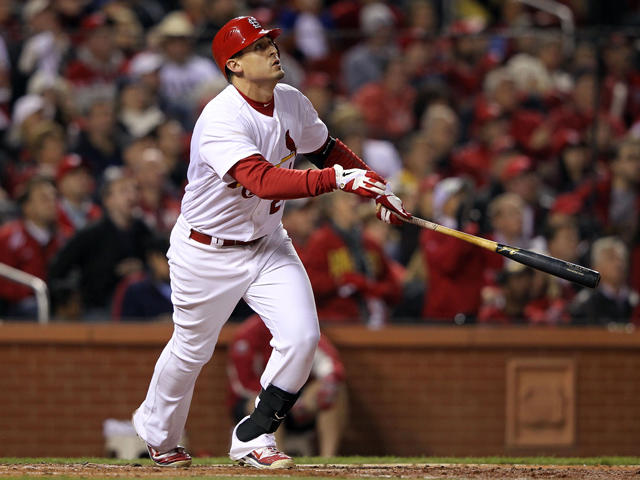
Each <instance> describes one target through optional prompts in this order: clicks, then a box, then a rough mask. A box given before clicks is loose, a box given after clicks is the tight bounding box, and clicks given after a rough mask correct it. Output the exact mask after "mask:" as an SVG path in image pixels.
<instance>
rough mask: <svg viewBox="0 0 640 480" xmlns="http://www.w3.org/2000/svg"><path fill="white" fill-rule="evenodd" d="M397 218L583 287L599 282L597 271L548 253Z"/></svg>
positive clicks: (420, 221) (428, 222) (422, 220)
mask: <svg viewBox="0 0 640 480" xmlns="http://www.w3.org/2000/svg"><path fill="white" fill-rule="evenodd" d="M399 218H401V219H402V220H404V221H405V222H408V223H413V224H414V225H418V226H419V227H422V228H428V229H430V230H433V231H434V232H440V233H443V234H445V235H449V236H450V237H455V238H459V239H460V240H464V241H465V242H469V243H473V244H474V245H477V246H479V247H482V248H485V249H487V250H491V251H492V252H496V253H499V254H500V255H502V256H503V257H506V258H510V259H511V260H514V261H516V262H519V263H522V264H523V265H527V266H528V267H532V268H535V269H537V270H541V271H543V272H546V273H549V274H551V275H555V276H556V277H560V278H564V279H565V280H569V281H571V282H575V283H577V284H580V285H583V286H585V287H590V288H595V287H596V286H597V285H598V282H600V273H599V272H597V271H595V270H591V269H590V268H586V267H583V266H582V265H576V264H575V263H571V262H566V261H564V260H560V259H559V258H555V257H551V256H549V255H542V254H541V253H536V252H532V251H531V250H525V249H523V248H517V247H511V246H509V245H502V244H500V243H497V242H494V241H493V240H488V239H486V238H482V237H476V236H475V235H471V234H469V233H464V232H460V231H458V230H454V229H453V228H449V227H445V226H444V225H439V224H437V223H434V222H430V221H428V220H424V219H422V218H418V217H411V219H410V220H407V219H404V218H402V217H399Z"/></svg>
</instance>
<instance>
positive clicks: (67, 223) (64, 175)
mask: <svg viewBox="0 0 640 480" xmlns="http://www.w3.org/2000/svg"><path fill="white" fill-rule="evenodd" d="M56 183H57V185H58V192H59V194H60V198H59V199H58V229H59V230H60V233H61V234H62V235H63V237H64V238H65V239H68V238H69V237H71V236H72V235H73V234H74V233H75V232H76V231H78V230H80V229H82V228H84V227H85V226H87V225H88V224H89V223H91V222H93V221H95V220H97V219H99V218H100V216H101V215H102V210H101V209H100V207H99V206H98V205H96V204H95V203H94V202H93V200H92V195H93V191H94V188H95V182H94V180H93V177H91V172H90V171H89V168H88V167H87V164H86V163H85V162H84V161H83V160H82V158H81V157H80V156H79V155H75V154H71V155H66V156H65V157H64V159H63V160H62V162H61V163H60V165H59V166H58V172H57V173H56Z"/></svg>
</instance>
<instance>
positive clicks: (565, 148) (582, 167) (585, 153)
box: [548, 129, 592, 193]
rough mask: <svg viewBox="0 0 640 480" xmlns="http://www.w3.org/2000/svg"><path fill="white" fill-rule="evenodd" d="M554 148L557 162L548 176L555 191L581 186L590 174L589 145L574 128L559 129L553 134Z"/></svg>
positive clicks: (564, 190)
mask: <svg viewBox="0 0 640 480" xmlns="http://www.w3.org/2000/svg"><path fill="white" fill-rule="evenodd" d="M553 143H554V150H556V151H558V156H559V158H558V162H556V163H555V165H554V166H553V168H554V169H553V171H552V172H550V175H549V177H550V178H548V182H549V184H550V185H551V186H552V187H553V188H554V190H555V191H556V192H557V193H565V192H571V191H573V190H575V189H577V188H579V187H582V186H583V185H584V184H585V182H587V181H588V180H589V178H590V175H591V174H592V168H591V167H592V165H591V157H590V152H589V146H588V145H587V143H586V142H585V140H584V138H583V137H582V136H581V135H580V134H579V133H578V132H577V131H576V130H570V129H566V130H560V131H558V132H557V133H556V134H555V135H554V139H553Z"/></svg>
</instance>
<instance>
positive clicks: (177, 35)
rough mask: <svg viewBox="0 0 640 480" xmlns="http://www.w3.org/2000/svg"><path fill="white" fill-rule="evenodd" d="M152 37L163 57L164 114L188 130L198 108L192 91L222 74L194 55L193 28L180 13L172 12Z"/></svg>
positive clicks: (184, 15)
mask: <svg viewBox="0 0 640 480" xmlns="http://www.w3.org/2000/svg"><path fill="white" fill-rule="evenodd" d="M153 36H154V40H153V41H155V42H157V43H158V47H159V49H160V52H161V53H162V54H163V56H164V63H163V65H162V67H161V68H160V93H161V95H162V97H163V102H164V103H163V104H164V105H165V108H166V110H167V111H166V113H167V114H169V115H170V116H175V117H176V118H178V119H179V120H180V122H181V123H182V124H183V126H184V127H185V128H190V127H192V126H193V122H194V114H195V108H196V107H197V106H198V105H197V101H196V99H194V98H192V94H193V92H194V91H196V90H197V89H198V87H199V86H201V85H202V84H204V83H206V82H209V81H211V80H213V79H216V78H217V77H222V73H220V71H219V70H218V68H217V67H216V65H215V63H214V62H213V60H211V59H210V58H205V57H201V56H200V55H197V54H196V53H195V51H194V40H195V28H194V26H193V24H192V23H191V20H190V19H189V18H188V17H187V15H186V14H185V13H184V12H181V11H175V12H172V13H170V14H169V15H167V16H166V17H164V19H163V20H162V22H160V24H158V25H157V26H156V28H155V29H154V31H153Z"/></svg>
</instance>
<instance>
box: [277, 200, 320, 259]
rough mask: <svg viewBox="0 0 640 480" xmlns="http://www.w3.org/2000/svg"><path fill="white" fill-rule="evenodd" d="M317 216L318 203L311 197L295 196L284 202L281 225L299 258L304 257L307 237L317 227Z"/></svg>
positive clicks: (318, 213)
mask: <svg viewBox="0 0 640 480" xmlns="http://www.w3.org/2000/svg"><path fill="white" fill-rule="evenodd" d="M319 216H320V212H319V210H318V204H317V202H316V201H314V200H313V199H312V198H296V199H293V200H287V202H286V203H285V204H284V212H283V214H282V225H283V226H284V229H285V230H286V231H287V233H288V234H289V238H291V241H292V242H293V246H294V247H295V249H296V251H297V252H298V255H299V256H300V258H304V255H305V251H306V247H307V243H308V242H309V237H310V236H311V234H312V233H313V231H314V230H315V229H316V227H317V225H316V223H317V221H318V218H319ZM310 254H313V253H310Z"/></svg>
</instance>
